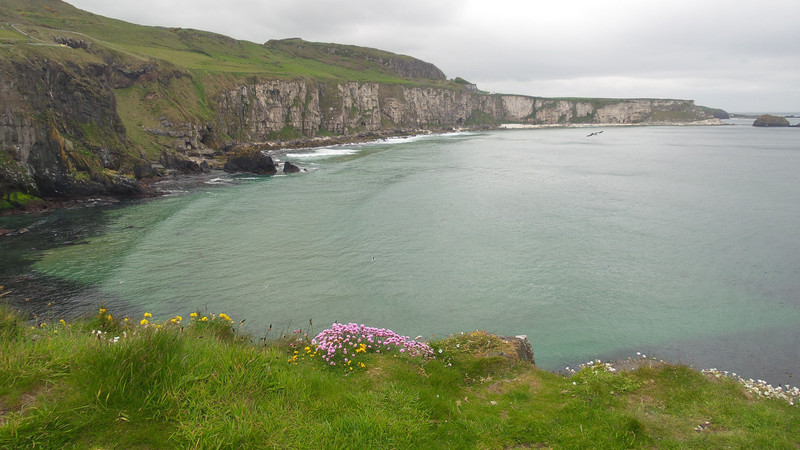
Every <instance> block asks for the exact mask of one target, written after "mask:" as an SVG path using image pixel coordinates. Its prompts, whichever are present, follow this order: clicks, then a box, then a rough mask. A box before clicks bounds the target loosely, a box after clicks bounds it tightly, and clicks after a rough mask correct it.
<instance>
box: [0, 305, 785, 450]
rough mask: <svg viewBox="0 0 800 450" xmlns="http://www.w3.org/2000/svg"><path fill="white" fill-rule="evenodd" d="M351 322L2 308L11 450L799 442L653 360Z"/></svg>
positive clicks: (738, 396) (726, 384)
mask: <svg viewBox="0 0 800 450" xmlns="http://www.w3.org/2000/svg"><path fill="white" fill-rule="evenodd" d="M187 319H188V320H187ZM351 325H352V327H351V329H350V331H348V333H349V334H348V335H347V336H346V337H344V338H342V336H344V334H341V333H345V332H344V331H339V332H337V333H340V334H335V335H334V334H331V333H332V332H331V329H328V330H324V331H323V333H320V336H323V335H324V337H322V338H319V339H318V340H317V344H320V345H314V344H313V343H312V342H311V340H310V337H309V336H307V335H308V334H309V330H295V332H291V333H288V334H289V336H287V337H278V338H275V337H272V338H270V339H267V340H260V339H252V338H251V337H248V336H245V335H243V334H240V333H238V332H237V331H235V327H236V326H237V324H236V322H235V321H234V320H232V319H231V318H229V317H228V316H227V315H225V314H217V315H211V314H208V315H203V314H202V313H192V314H191V315H190V317H187V318H186V319H184V318H182V317H174V318H171V319H167V320H164V321H156V320H154V319H153V318H152V317H149V316H148V315H145V317H143V318H136V319H133V318H130V319H129V318H117V317H114V316H112V313H111V312H108V311H106V310H105V309H100V310H99V312H98V314H97V315H96V316H95V317H90V318H86V319H83V320H80V321H76V322H75V323H67V322H64V321H57V322H56V321H54V322H44V323H43V322H38V323H36V324H35V325H34V323H33V322H31V321H27V320H24V318H23V317H22V316H21V315H20V314H18V313H16V312H14V311H12V310H10V309H9V308H0V448H34V447H37V448H165V447H167V448H171V447H176V448H271V447H292V448H294V447H297V448H548V447H552V448H631V447H658V448H686V447H691V448H722V447H735V448H795V449H796V448H800V433H798V432H797V430H798V429H800V407H798V406H797V405H791V404H790V402H789V401H787V400H786V399H768V398H761V397H760V396H758V395H755V394H753V393H750V392H748V391H747V390H746V389H745V388H744V387H743V386H742V385H741V384H740V383H738V382H736V381H733V380H731V379H728V378H717V377H715V376H712V375H704V374H702V373H700V372H697V371H695V370H692V369H690V368H687V367H683V366H677V365H670V364H666V363H660V362H656V361H652V360H638V361H637V363H638V364H636V366H637V368H635V369H632V370H627V371H622V370H615V369H613V368H611V366H610V365H608V364H602V363H600V362H597V363H592V364H589V365H587V366H585V367H582V368H580V370H578V371H576V372H575V373H574V374H571V376H564V375H560V374H554V373H551V372H547V371H543V370H540V369H538V368H536V367H535V366H533V365H531V364H529V363H525V362H522V361H518V360H516V359H514V358H509V357H507V356H504V355H506V354H507V353H508V347H507V346H508V344H507V343H505V342H504V341H503V340H501V339H499V338H497V337H496V336H493V335H490V334H487V333H484V332H474V333H469V334H459V335H455V336H451V337H449V338H447V339H443V340H439V341H434V342H430V343H428V344H425V343H414V342H413V341H408V340H407V338H400V339H395V338H391V339H386V338H384V341H383V345H382V346H379V345H377V338H375V339H376V340H375V341H373V339H372V338H373V336H377V335H378V332H377V331H374V330H376V329H369V330H373V331H369V332H366V331H364V330H367V328H364V327H363V326H362V327H361V328H360V330H361V331H358V330H359V328H358V327H357V326H355V325H354V324H351ZM332 328H335V327H332ZM342 328H344V327H342ZM352 330H356V331H352ZM379 331H381V332H385V333H391V332H390V331H388V330H379ZM326 332H327V334H326ZM384 335H386V334H384ZM357 339H361V341H357ZM322 340H324V341H325V342H326V343H325V344H321V343H320V341H322ZM390 341H391V342H390ZM337 342H338V343H339V344H342V343H343V344H344V349H347V348H349V349H350V351H349V352H348V353H347V354H345V353H344V352H343V351H342V350H341V349H337V348H336V347H337ZM351 342H352V344H350V343H351ZM373 344H374V345H373ZM348 346H349V347H348ZM392 346H393V347H392ZM389 347H391V348H389ZM331 348H333V349H331ZM421 348H425V349H426V350H425V351H416V350H418V349H421Z"/></svg>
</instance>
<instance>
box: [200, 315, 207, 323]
mask: <svg viewBox="0 0 800 450" xmlns="http://www.w3.org/2000/svg"><path fill="white" fill-rule="evenodd" d="M200 322H208V317H206V316H203V318H202V319H200Z"/></svg>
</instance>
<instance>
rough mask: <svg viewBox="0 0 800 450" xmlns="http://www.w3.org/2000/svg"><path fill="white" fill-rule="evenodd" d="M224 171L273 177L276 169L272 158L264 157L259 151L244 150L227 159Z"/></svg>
mask: <svg viewBox="0 0 800 450" xmlns="http://www.w3.org/2000/svg"><path fill="white" fill-rule="evenodd" d="M225 171H226V172H229V173H235V172H248V173H254V174H259V175H275V174H276V173H278V169H277V168H276V167H275V163H274V162H273V161H272V157H270V156H267V155H265V154H264V153H262V152H261V150H257V149H246V150H242V151H240V152H238V153H236V154H235V155H233V156H231V157H229V158H228V162H226V163H225Z"/></svg>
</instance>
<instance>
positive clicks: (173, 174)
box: [0, 119, 731, 235]
mask: <svg viewBox="0 0 800 450" xmlns="http://www.w3.org/2000/svg"><path fill="white" fill-rule="evenodd" d="M725 125H731V124H729V123H725V122H724V121H722V120H721V119H706V120H701V121H695V122H647V123H590V124H573V123H567V124H520V123H502V124H498V125H481V126H473V127H460V128H452V127H450V128H415V129H408V128H406V129H390V130H382V131H375V132H365V133H359V134H355V135H348V136H316V137H313V138H301V139H293V140H275V141H265V142H251V143H247V144H235V145H229V146H228V147H227V148H226V151H227V152H230V153H234V152H238V151H243V150H248V149H257V150H259V151H261V152H263V153H265V154H266V155H267V156H270V157H276V156H277V157H281V156H284V155H285V154H286V152H287V151H289V150H302V149H313V148H320V147H328V146H340V145H352V144H361V143H372V142H381V141H385V140H387V139H390V138H405V137H414V136H426V135H436V134H445V133H453V132H466V131H490V130H522V129H550V128H611V127H632V126H633V127H649V126H654V127H658V126H680V127H683V126H689V127H694V126H725ZM187 158H188V159H189V160H191V161H193V162H195V163H197V164H198V165H200V164H201V163H203V162H205V163H206V164H207V165H208V167H209V170H208V171H207V172H202V173H192V172H181V171H178V170H174V169H164V170H165V171H166V173H164V174H163V175H158V176H152V177H145V178H141V179H139V180H137V181H138V183H139V185H140V186H141V188H142V193H141V194H139V195H111V194H106V195H89V196H81V197H72V198H51V197H43V198H38V199H37V200H35V201H33V202H31V204H29V205H27V206H26V207H25V208H10V209H4V210H0V217H3V216H9V215H18V214H40V213H43V212H47V211H52V210H58V209H63V208H81V207H95V206H100V205H109V204H114V203H119V202H120V201H123V200H141V199H147V198H153V197H162V196H165V195H172V194H175V193H176V191H180V190H182V189H184V188H187V187H192V186H199V185H202V184H203V183H205V182H206V181H207V180H208V179H213V178H214V177H218V176H219V175H220V174H222V173H225V174H227V173H228V172H225V171H224V170H223V166H224V161H222V160H220V159H215V158H211V157H203V156H190V157H187ZM281 161H285V160H284V159H281ZM289 162H291V161H289ZM242 173H244V172H242ZM0 235H2V234H0Z"/></svg>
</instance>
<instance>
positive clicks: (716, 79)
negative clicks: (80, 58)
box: [71, 0, 800, 112]
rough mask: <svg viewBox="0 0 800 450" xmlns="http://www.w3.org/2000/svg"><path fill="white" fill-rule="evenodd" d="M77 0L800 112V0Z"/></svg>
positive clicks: (263, 32)
mask: <svg viewBox="0 0 800 450" xmlns="http://www.w3.org/2000/svg"><path fill="white" fill-rule="evenodd" d="M71 3H72V4H73V5H75V6H77V7H79V8H82V9H86V10H89V11H92V12H96V13H98V14H102V15H106V16H110V17H115V18H119V19H122V20H127V21H131V22H135V23H141V24H146V25H162V26H178V27H185V28H197V29H203V30H208V31H214V32H217V33H222V34H225V35H229V36H232V37H235V38H238V39H245V40H249V41H253V42H265V41H267V40H269V39H279V38H287V37H302V38H303V39H306V40H311V41H321V42H338V43H344V44H353V45H363V46H368V47H375V48H381V49H384V50H388V51H392V52H397V53H402V54H408V55H412V56H415V57H418V58H421V59H424V60H426V61H429V62H432V63H434V64H436V65H437V66H439V67H440V68H441V69H442V70H443V71H444V72H445V73H446V74H447V75H448V76H449V77H451V78H452V77H455V76H461V77H463V78H466V79H468V80H471V81H474V82H477V83H478V84H479V86H480V87H481V88H484V89H490V90H493V91H498V92H512V93H521V94H528V95H541V96H592V97H670V98H690V99H694V100H696V101H697V103H699V104H703V105H708V106H715V107H720V108H724V109H727V110H730V111H762V110H763V111H776V112H780V111H786V112H791V111H795V112H797V111H800V86H798V74H800V52H798V50H797V49H796V46H797V43H798V42H800V27H798V26H797V25H796V22H795V18H796V17H798V16H800V2H797V1H796V0H764V1H761V2H749V3H748V4H742V3H733V2H730V1H721V0H706V1H701V2H698V1H696V0H670V1H666V0H651V1H646V2H643V1H641V0H609V1H605V2H600V1H597V0H594V1H588V0H561V1H559V2H535V1H529V0H526V1H522V0H494V1H484V0H480V1H479V0H461V1H454V0H436V1H431V0H426V1H422V0H405V1H403V2H386V1H379V0H350V1H347V2H331V1H329V0H293V1H289V0H272V1H263V0H260V1H259V0H228V1H227V2H219V1H216V0H214V1H211V0H176V1H171V2H164V1H156V0H140V1H138V2H136V3H135V5H134V3H133V2H111V1H109V0H72V1H71ZM540 3H541V5H540Z"/></svg>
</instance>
